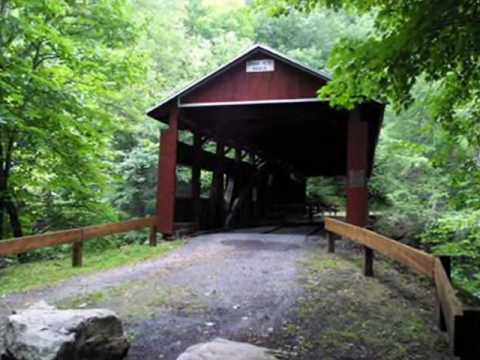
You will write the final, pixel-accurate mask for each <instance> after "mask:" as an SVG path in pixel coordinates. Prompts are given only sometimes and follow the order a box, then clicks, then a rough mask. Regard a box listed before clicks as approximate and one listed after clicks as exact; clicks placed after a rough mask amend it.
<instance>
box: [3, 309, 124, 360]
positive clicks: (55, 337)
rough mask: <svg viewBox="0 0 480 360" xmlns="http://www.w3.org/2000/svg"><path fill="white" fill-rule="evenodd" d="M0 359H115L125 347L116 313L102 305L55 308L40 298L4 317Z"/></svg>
mask: <svg viewBox="0 0 480 360" xmlns="http://www.w3.org/2000/svg"><path fill="white" fill-rule="evenodd" d="M4 343H5V352H6V354H5V355H3V357H2V359H12V360H67V359H68V360H91V359H95V360H117V359H123V358H124V357H125V356H126V354H127V352H128V349H129V343H128V340H127V338H126V337H125V335H124V332H123V327H122V323H121V321H120V319H119V318H118V317H117V315H116V314H115V313H114V312H112V311H110V310H105V309H83V310H58V309H56V308H54V307H52V306H49V305H47V304H46V303H44V302H41V303H38V304H35V305H33V306H32V307H30V308H28V309H26V310H22V311H19V312H17V313H16V314H14V315H11V316H9V317H8V322H7V325H6V329H5V333H4Z"/></svg>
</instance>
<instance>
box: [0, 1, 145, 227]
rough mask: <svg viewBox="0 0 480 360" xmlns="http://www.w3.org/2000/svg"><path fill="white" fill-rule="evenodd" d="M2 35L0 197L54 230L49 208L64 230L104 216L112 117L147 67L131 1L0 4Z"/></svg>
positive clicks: (0, 208) (34, 222)
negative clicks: (137, 47)
mask: <svg viewBox="0 0 480 360" xmlns="http://www.w3.org/2000/svg"><path fill="white" fill-rule="evenodd" d="M0 28H1V29H2V33H1V38H0V69H1V72H0V119H1V121H0V165H2V166H1V168H0V170H2V175H3V176H0V177H1V178H3V184H2V185H1V186H0V191H2V197H3V198H4V199H5V200H8V199H10V198H15V199H17V200H18V201H19V202H20V204H21V206H22V213H27V214H28V215H29V217H27V216H24V217H23V221H24V222H27V221H29V222H28V223H27V224H26V225H29V227H34V228H35V227H37V225H38V221H44V222H47V223H48V224H49V226H50V225H52V226H54V225H57V224H55V220H59V219H55V218H44V216H45V215H46V210H47V209H45V204H48V206H49V207H50V209H49V210H51V211H52V212H53V213H54V214H58V213H62V215H63V218H64V220H63V221H62V223H63V225H64V226H65V225H71V224H77V225H79V224H87V223H91V222H94V221H98V220H99V219H100V218H104V217H108V214H109V213H110V211H108V206H105V204H103V203H102V196H103V194H104V193H105V192H106V190H107V187H108V184H109V178H108V176H106V174H107V173H108V172H109V171H110V167H109V165H108V163H107V161H106V160H107V159H108V158H109V157H110V154H109V141H110V140H111V134H112V132H113V130H114V127H115V125H116V124H115V123H114V122H113V121H112V120H113V119H112V109H113V107H114V106H115V102H116V101H117V98H116V96H117V93H118V91H119V90H121V88H122V87H123V86H125V85H126V84H128V83H129V82H131V81H133V80H134V79H136V78H137V77H138V76H139V75H140V74H141V69H142V68H141V66H140V63H139V60H140V56H139V55H138V54H136V53H133V52H130V51H128V48H129V46H130V45H131V44H134V43H135V41H136V38H137V33H138V29H137V28H136V27H135V26H134V24H133V23H132V21H131V19H130V7H129V5H128V3H127V1H125V0H110V1H107V0H102V1H84V2H76V1H20V0H19V1H7V0H2V1H0ZM45 199H46V201H45ZM0 205H1V204H0ZM51 207H54V209H51ZM3 211H4V207H3V205H2V206H0V212H2V213H3ZM97 211H98V213H97ZM98 214H103V216H99V215H98ZM34 219H35V220H34ZM2 220H3V218H2ZM1 225H3V224H1ZM42 228H44V227H42ZM0 236H1V234H0Z"/></svg>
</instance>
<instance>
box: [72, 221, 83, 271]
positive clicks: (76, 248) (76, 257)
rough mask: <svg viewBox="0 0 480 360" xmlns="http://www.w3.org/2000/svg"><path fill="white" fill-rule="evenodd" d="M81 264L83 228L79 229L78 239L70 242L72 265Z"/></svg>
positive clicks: (78, 265) (80, 265) (79, 265)
mask: <svg viewBox="0 0 480 360" xmlns="http://www.w3.org/2000/svg"><path fill="white" fill-rule="evenodd" d="M82 265H83V230H80V240H79V241H75V242H74V243H73V244H72V266H73V267H82Z"/></svg>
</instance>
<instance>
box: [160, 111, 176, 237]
mask: <svg viewBox="0 0 480 360" xmlns="http://www.w3.org/2000/svg"><path fill="white" fill-rule="evenodd" d="M179 117H180V112H179V110H178V108H177V106H176V105H173V106H172V108H171V109H170V113H169V128H168V129H167V130H165V131H163V132H162V133H161V136H160V156H159V165H158V180H157V227H158V231H160V232H161V233H163V234H164V235H165V236H171V235H172V234H173V232H174V225H175V195H176V187H177V173H176V172H177V147H178V121H179Z"/></svg>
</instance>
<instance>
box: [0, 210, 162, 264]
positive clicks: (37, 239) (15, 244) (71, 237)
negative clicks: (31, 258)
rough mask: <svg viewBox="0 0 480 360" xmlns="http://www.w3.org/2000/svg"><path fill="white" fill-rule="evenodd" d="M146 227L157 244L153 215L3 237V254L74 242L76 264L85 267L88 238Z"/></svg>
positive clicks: (73, 249)
mask: <svg viewBox="0 0 480 360" xmlns="http://www.w3.org/2000/svg"><path fill="white" fill-rule="evenodd" d="M145 228H150V229H151V231H150V240H149V243H150V245H151V246H156V245H157V231H156V218H155V217H153V216H152V217H145V218H140V219H131V220H127V221H121V222H115V223H109V224H102V225H93V226H86V227H81V228H76V229H71V230H63V231H54V232H47V233H43V234H39V235H31V236H24V237H20V238H13V239H9V240H3V241H0V256H10V255H17V254H22V253H26V252H28V251H32V250H36V249H42V248H46V247H51V246H56V245H62V244H72V266H75V267H77V266H82V262H83V261H82V260H83V242H84V241H87V240H91V239H94V238H98V237H102V236H106V235H114V234H121V233H126V232H130V231H134V230H142V229H145Z"/></svg>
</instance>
